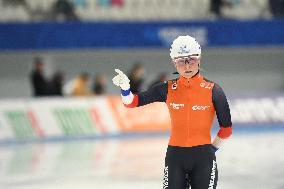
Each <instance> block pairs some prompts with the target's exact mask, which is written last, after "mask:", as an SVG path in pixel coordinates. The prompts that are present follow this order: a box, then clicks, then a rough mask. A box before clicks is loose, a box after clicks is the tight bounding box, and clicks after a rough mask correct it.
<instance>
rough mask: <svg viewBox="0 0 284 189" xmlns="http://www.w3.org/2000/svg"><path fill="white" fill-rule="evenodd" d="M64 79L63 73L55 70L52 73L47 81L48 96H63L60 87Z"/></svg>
mask: <svg viewBox="0 0 284 189" xmlns="http://www.w3.org/2000/svg"><path fill="white" fill-rule="evenodd" d="M63 81H64V73H63V72H61V71H57V72H55V73H54V75H53V77H52V79H51V81H50V83H49V89H48V90H49V91H48V93H49V95H50V96H63V92H62V87H63Z"/></svg>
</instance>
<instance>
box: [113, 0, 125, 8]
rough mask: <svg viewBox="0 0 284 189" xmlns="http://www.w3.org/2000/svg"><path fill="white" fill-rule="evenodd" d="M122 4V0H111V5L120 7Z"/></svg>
mask: <svg viewBox="0 0 284 189" xmlns="http://www.w3.org/2000/svg"><path fill="white" fill-rule="evenodd" d="M123 4H124V1H123V0H111V6H112V7H122V6H123Z"/></svg>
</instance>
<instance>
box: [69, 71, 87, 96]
mask: <svg viewBox="0 0 284 189" xmlns="http://www.w3.org/2000/svg"><path fill="white" fill-rule="evenodd" d="M89 81H90V75H89V74H88V73H86V72H84V73H81V74H80V75H79V76H78V77H77V78H76V79H75V80H74V82H73V86H72V89H71V95H72V96H91V95H92V92H91V91H90V89H89Z"/></svg>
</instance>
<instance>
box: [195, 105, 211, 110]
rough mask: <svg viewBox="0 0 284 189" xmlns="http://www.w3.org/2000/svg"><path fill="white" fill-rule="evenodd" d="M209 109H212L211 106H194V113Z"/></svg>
mask: <svg viewBox="0 0 284 189" xmlns="http://www.w3.org/2000/svg"><path fill="white" fill-rule="evenodd" d="M209 108H210V106H199V105H193V106H192V110H193V111H204V110H207V109H209Z"/></svg>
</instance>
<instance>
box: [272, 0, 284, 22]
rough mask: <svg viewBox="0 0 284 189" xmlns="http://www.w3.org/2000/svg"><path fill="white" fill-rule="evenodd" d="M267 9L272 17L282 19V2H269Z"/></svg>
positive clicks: (276, 0)
mask: <svg viewBox="0 0 284 189" xmlns="http://www.w3.org/2000/svg"><path fill="white" fill-rule="evenodd" d="M269 8H270V11H271V14H272V15H273V16H274V17H277V18H280V17H284V0H269Z"/></svg>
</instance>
